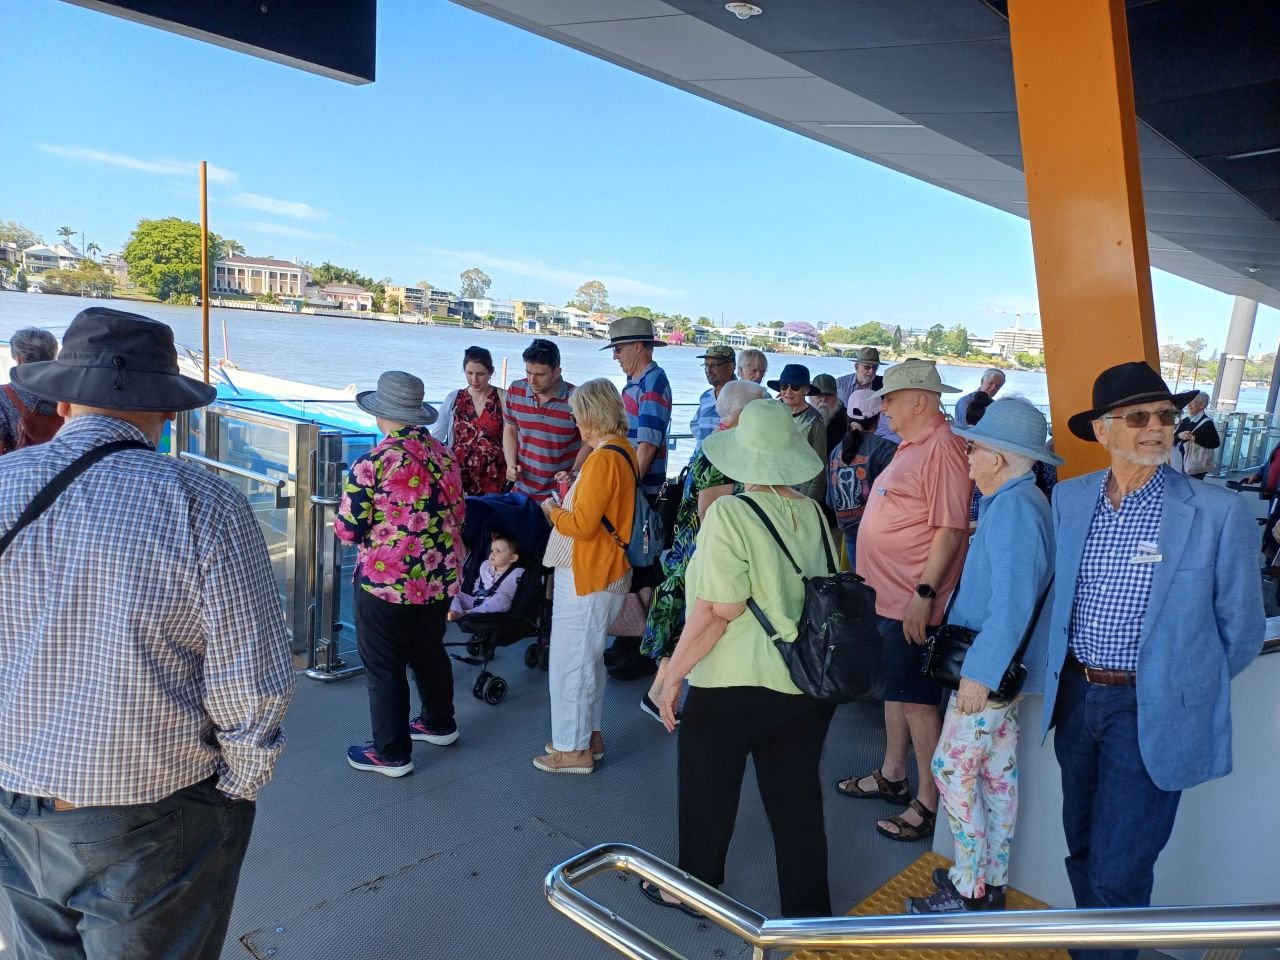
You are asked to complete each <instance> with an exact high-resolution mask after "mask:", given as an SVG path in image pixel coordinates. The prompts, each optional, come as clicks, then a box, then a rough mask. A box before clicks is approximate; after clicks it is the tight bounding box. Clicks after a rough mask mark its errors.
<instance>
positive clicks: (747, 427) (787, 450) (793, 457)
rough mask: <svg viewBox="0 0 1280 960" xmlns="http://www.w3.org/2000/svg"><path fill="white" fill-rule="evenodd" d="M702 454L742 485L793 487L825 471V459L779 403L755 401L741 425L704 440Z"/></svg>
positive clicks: (742, 417)
mask: <svg viewBox="0 0 1280 960" xmlns="http://www.w3.org/2000/svg"><path fill="white" fill-rule="evenodd" d="M702 452H703V453H705V454H706V455H707V459H708V460H710V461H711V463H712V465H713V466H715V467H716V469H718V470H719V471H720V472H721V473H723V474H724V475H725V476H726V477H732V478H733V479H734V480H737V481H739V482H740V483H758V484H777V485H779V486H785V487H790V486H794V485H796V484H799V483H807V482H808V481H810V480H812V479H813V478H814V477H815V476H817V475H818V474H819V473H820V472H821V471H822V469H823V466H824V465H823V463H822V458H821V457H819V456H818V455H817V454H816V453H814V452H813V448H812V447H811V446H809V443H808V441H806V440H805V438H804V437H803V436H801V435H800V431H799V430H797V429H796V425H795V422H794V421H793V420H792V418H791V411H789V410H788V409H787V408H786V407H784V406H783V405H782V404H780V403H778V402H777V401H776V400H753V401H751V402H750V403H748V404H747V405H746V407H744V408H743V410H742V415H741V416H740V417H739V418H738V425H737V426H736V427H733V428H731V429H729V430H720V431H718V432H716V433H713V434H711V436H709V437H707V439H705V440H703V441H702Z"/></svg>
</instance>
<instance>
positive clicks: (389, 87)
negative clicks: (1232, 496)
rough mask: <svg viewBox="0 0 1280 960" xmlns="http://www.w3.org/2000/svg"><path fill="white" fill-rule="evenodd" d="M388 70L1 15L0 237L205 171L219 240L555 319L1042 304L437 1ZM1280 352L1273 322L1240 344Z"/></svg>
mask: <svg viewBox="0 0 1280 960" xmlns="http://www.w3.org/2000/svg"><path fill="white" fill-rule="evenodd" d="M377 69H378V80H377V82H376V83H374V84H372V85H369V86H363V87H353V86H349V85H347V84H343V83H339V82H337V81H333V80H328V79H325V78H322V77H317V76H313V75H311V74H308V73H303V72H301V71H298V70H292V69H289V68H286V67H283V66H279V65H277V64H274V63H269V62H266V61H263V60H258V59H256V58H253V57H248V56H245V55H243V54H237V53H232V52H231V51H228V50H223V49H221V48H219V47H215V46H212V45H209V44H205V43H200V42H198V41H194V40H190V39H187V38H184V37H179V36H175V35H172V34H169V33H165V32H163V31H159V30H155V29H150V28H146V27H142V26H140V25H137V24H133V23H129V22H127V21H124V20H120V19H118V18H115V17H111V16H106V15H103V14H100V13H95V12H92V11H88V10H83V9H81V8H78V7H75V6H72V5H70V4H66V3H61V2H57V0H29V2H27V3H21V4H18V3H6V4H3V5H2V6H0V84H2V85H3V89H6V90H26V91H32V90H38V91H43V93H42V97H43V99H42V100H41V101H40V102H39V103H38V105H34V106H31V107H30V108H24V109H20V110H18V109H14V107H13V104H12V103H11V105H10V110H9V111H8V112H7V119H6V121H5V122H4V123H3V124H2V125H0V151H2V155H3V157H4V161H5V162H4V167H5V169H6V171H8V174H9V175H8V176H7V177H5V178H4V179H3V181H2V184H3V185H0V219H6V220H17V221H19V222H21V223H23V224H24V225H26V226H28V227H30V228H32V229H34V230H36V231H37V232H40V233H42V234H43V235H44V236H45V239H46V240H50V239H56V234H55V231H56V230H57V229H58V227H60V226H63V225H66V226H70V227H72V228H73V229H75V230H77V232H79V231H85V232H86V234H87V237H88V239H89V240H90V241H96V242H97V243H98V244H100V245H101V246H102V247H103V249H104V250H115V249H119V247H120V246H121V245H122V244H123V243H124V241H125V239H126V238H127V237H128V234H129V231H130V230H131V229H132V228H133V226H134V224H135V223H136V222H137V221H138V219H140V218H144V217H164V216H180V217H186V218H189V219H193V220H194V219H198V216H199V206H198V200H197V192H196V175H195V161H198V160H200V159H205V160H207V161H208V162H209V164H210V171H211V172H210V178H211V182H210V192H209V203H210V226H211V228H212V229H213V230H214V231H215V232H217V233H219V234H222V235H223V236H230V237H235V238H236V239H238V240H239V241H240V242H241V243H243V244H244V245H245V247H246V248H247V249H248V252H249V253H250V254H251V255H257V256H276V257H282V258H286V259H293V258H295V257H296V258H300V259H304V260H310V261H313V262H320V261H322V260H326V259H327V260H331V261H333V262H334V263H338V264H341V265H344V266H351V267H355V268H357V269H359V270H360V271H361V272H363V273H365V274H368V275H371V276H375V277H382V276H391V277H392V278H393V279H394V280H395V281H396V282H398V283H413V282H415V281H417V280H419V279H426V280H428V281H430V282H431V283H433V284H434V285H436V286H440V287H445V288H448V289H456V288H457V286H458V279H457V276H458V273H459V272H460V271H461V270H463V269H466V268H467V267H472V266H479V267H481V268H482V269H484V270H485V271H486V272H487V273H488V274H489V275H490V276H491V277H492V278H493V281H494V283H493V287H492V289H491V291H490V292H491V294H492V295H495V296H500V297H507V296H519V297H525V298H528V299H540V300H550V301H555V302H564V301H565V300H566V299H568V298H569V297H570V296H572V294H573V291H574V290H575V288H576V287H577V286H578V284H579V283H582V282H583V281H585V280H591V279H599V280H602V281H603V282H604V283H605V285H606V286H607V287H608V288H609V290H610V293H611V294H612V300H613V302H614V303H615V304H619V305H630V304H645V305H648V306H651V307H653V308H655V309H661V310H665V311H667V312H672V313H684V314H687V315H689V316H693V317H697V316H701V315H705V316H709V317H711V318H713V319H714V320H715V321H716V322H719V321H720V319H721V317H722V316H723V319H724V321H725V322H726V323H729V324H732V323H734V322H744V323H748V324H751V323H758V322H768V321H770V320H798V319H810V320H828V321H831V322H835V323H842V324H845V325H856V324H858V323H863V322H866V321H868V320H884V321H891V322H895V323H902V324H904V325H910V326H928V325H930V324H932V323H935V322H938V323H943V324H945V325H947V326H950V325H951V324H953V323H963V324H965V325H966V326H967V327H968V328H969V329H970V330H971V331H976V332H980V333H986V332H990V331H991V330H992V329H995V328H996V327H1001V326H1007V325H1009V323H1010V321H1011V319H1012V318H1011V316H1010V315H1009V314H1011V313H1013V312H1025V311H1033V310H1034V309H1035V306H1034V304H1035V299H1034V294H1035V281H1034V274H1033V268H1032V257H1031V242H1030V231H1029V228H1028V226H1027V224H1026V222H1025V221H1023V220H1021V219H1020V218H1018V217H1015V216H1013V215H1010V214H1006V213H1004V212H1001V211H996V210H992V209H990V208H988V207H985V206H983V205H981V204H979V203H976V202H974V201H971V200H967V199H964V198H961V197H958V196H956V195H954V194H951V193H948V192H947V191H944V190H941V189H939V188H936V187H932V186H928V185H926V184H923V183H920V182H917V181H915V180H912V179H911V178H909V177H905V176H903V175H901V174H897V173H893V172H891V171H888V170H885V169H883V168H880V167H878V166H876V165H874V164H871V163H868V162H866V161H863V160H860V159H858V158H856V157H852V156H850V155H848V154H844V153H841V152H839V151H836V150H834V149H832V148H829V147H826V146H823V145H820V144H817V143H814V142H811V141H808V140H805V139H804V138H802V137H799V136H796V135H794V134H791V133H787V132H784V131H782V130H779V129H776V128H774V127H771V126H769V125H767V124H765V123H762V122H760V121H758V120H754V119H752V118H749V117H745V116H742V115H739V114H737V113H734V112H732V111H730V110H727V109H725V108H723V107H720V106H717V105H715V104H712V103H709V102H707V101H704V100H701V99H699V98H697V97H694V96H692V95H689V94H686V93H683V92H680V91H677V90H674V89H672V88H669V87H666V86H664V85H662V84H660V83H658V82H656V81H653V80H649V79H646V78H644V77H640V76H638V75H635V74H632V73H629V72H628V71H626V70H623V69H621V68H618V67H615V66H612V65H610V64H606V63H603V62H601V61H598V60H595V59H594V58H592V57H589V56H587V55H585V54H582V53H579V52H577V51H574V50H570V49H568V48H566V47H562V46H559V45H557V44H555V43H552V42H550V41H547V40H544V39H541V38H539V37H536V36H533V35H532V34H528V33H525V32H523V31H520V30H517V29H515V28H513V27H509V26H507V25H505V24H502V23H499V22H497V21H493V20H490V19H489V18H487V17H484V16H481V15H479V14H476V13H473V12H471V11H469V10H466V9H464V8H461V7H457V6H454V5H453V4H451V3H448V2H446V0H383V2H381V3H380V4H379V23H378V68H377ZM77 242H78V240H77ZM1154 289H1155V297H1156V307H1157V316H1158V318H1159V324H1160V338H1161V340H1162V341H1168V340H1186V339H1188V338H1190V337H1195V336H1202V337H1204V338H1205V339H1206V340H1207V341H1209V343H1210V346H1211V347H1215V346H1216V347H1220V346H1221V342H1222V340H1223V338H1224V336H1225V333H1226V326H1227V320H1228V317H1229V314H1230V309H1231V299H1230V298H1229V297H1227V296H1225V295H1223V294H1219V293H1216V292H1214V291H1211V290H1208V289H1207V288H1204V287H1201V286H1198V285H1196V284H1192V283H1189V282H1187V281H1184V280H1181V279H1179V278H1176V277H1172V276H1169V275H1166V274H1161V273H1159V272H1157V273H1155V275H1154ZM1027 322H1028V321H1026V320H1024V321H1023V324H1024V325H1026V324H1027ZM1030 322H1031V323H1033V324H1034V323H1036V322H1037V321H1035V320H1032V321H1030ZM1278 336H1280V312H1277V311H1275V310H1270V309H1268V308H1265V307H1264V308H1262V309H1261V310H1260V311H1259V316H1258V324H1257V327H1256V329H1255V335H1254V347H1255V348H1257V347H1259V346H1260V347H1262V348H1263V349H1267V350H1270V349H1274V347H1275V344H1276V340H1277V337H1278Z"/></svg>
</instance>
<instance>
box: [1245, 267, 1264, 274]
mask: <svg viewBox="0 0 1280 960" xmlns="http://www.w3.org/2000/svg"><path fill="white" fill-rule="evenodd" d="M1261 269H1262V268H1261V267H1245V268H1244V272H1245V273H1257V272H1258V271H1259V270H1261Z"/></svg>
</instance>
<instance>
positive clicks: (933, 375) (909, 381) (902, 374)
mask: <svg viewBox="0 0 1280 960" xmlns="http://www.w3.org/2000/svg"><path fill="white" fill-rule="evenodd" d="M898 390H927V391H929V392H930V393H959V392H960V389H959V388H958V387H952V386H949V385H947V384H945V383H943V382H942V378H941V377H940V376H938V364H937V363H936V362H935V361H933V360H903V361H902V362H901V363H896V364H894V365H893V366H892V367H890V368H889V369H888V370H886V371H885V372H884V386H883V387H881V388H880V389H879V390H877V391H876V396H877V397H883V396H884V395H885V394H887V393H894V392H896V391H898Z"/></svg>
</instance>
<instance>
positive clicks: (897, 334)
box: [889, 327, 902, 353]
mask: <svg viewBox="0 0 1280 960" xmlns="http://www.w3.org/2000/svg"><path fill="white" fill-rule="evenodd" d="M889 343H890V345H891V346H892V347H893V352H894V353H901V352H902V328H901V327H894V328H893V337H892V339H891V340H890V341H889Z"/></svg>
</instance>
